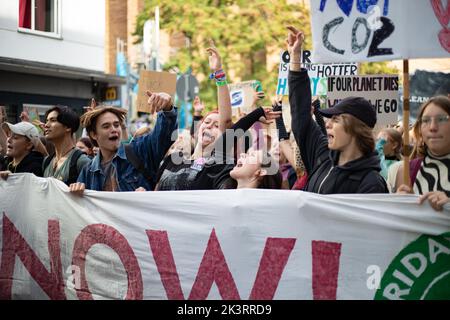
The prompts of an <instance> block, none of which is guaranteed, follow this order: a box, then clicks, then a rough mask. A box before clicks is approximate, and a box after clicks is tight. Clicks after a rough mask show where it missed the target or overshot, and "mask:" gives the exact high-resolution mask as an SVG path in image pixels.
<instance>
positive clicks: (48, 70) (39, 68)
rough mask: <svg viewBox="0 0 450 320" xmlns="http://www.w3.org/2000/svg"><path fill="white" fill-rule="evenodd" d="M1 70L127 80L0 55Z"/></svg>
mask: <svg viewBox="0 0 450 320" xmlns="http://www.w3.org/2000/svg"><path fill="white" fill-rule="evenodd" d="M0 70H5V71H12V72H18V73H26V74H37V75H44V76H50V77H56V78H64V79H74V80H82V81H98V82H105V83H108V84H111V85H122V84H126V82H127V80H126V78H125V77H121V76H117V75H113V74H106V73H103V72H101V71H96V70H89V69H82V68H74V67H67V66H61V65H56V64H50V63H43V62H36V61H29V60H22V59H13V58H5V57H0Z"/></svg>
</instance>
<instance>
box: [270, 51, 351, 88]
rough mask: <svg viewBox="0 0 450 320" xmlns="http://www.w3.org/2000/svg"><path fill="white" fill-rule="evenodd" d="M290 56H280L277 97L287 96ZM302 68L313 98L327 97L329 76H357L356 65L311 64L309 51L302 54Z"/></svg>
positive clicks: (285, 53) (284, 54)
mask: <svg viewBox="0 0 450 320" xmlns="http://www.w3.org/2000/svg"><path fill="white" fill-rule="evenodd" d="M289 62H290V56H289V53H288V52H287V51H283V52H281V54H280V67H279V69H278V84H277V95H288V94H289V85H288V74H289ZM302 63H303V67H304V68H306V70H308V75H309V78H310V80H311V94H312V95H313V96H323V97H324V96H326V95H327V77H330V76H351V75H357V74H358V65H357V64H356V63H327V64H320V63H312V62H311V51H308V50H303V52H302Z"/></svg>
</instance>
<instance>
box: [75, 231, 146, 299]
mask: <svg viewBox="0 0 450 320" xmlns="http://www.w3.org/2000/svg"><path fill="white" fill-rule="evenodd" d="M94 244H105V245H107V246H109V247H110V248H111V249H113V250H114V251H115V252H116V253H117V254H118V255H119V258H120V261H121V262H122V264H123V266H124V268H125V271H126V273H127V278H128V291H127V295H126V297H125V299H127V300H128V299H130V300H134V299H136V300H142V298H143V283H142V275H141V269H140V268H139V263H138V260H137V258H136V256H135V255H134V252H133V249H132V248H131V246H130V245H129V243H128V241H127V239H126V238H125V237H124V236H123V235H122V234H121V233H120V232H119V231H117V230H116V229H114V228H113V227H110V226H107V225H105V224H93V225H89V226H87V227H86V228H84V229H83V230H82V231H81V233H80V235H79V236H78V237H77V239H76V240H75V245H74V249H73V256H72V265H75V266H78V267H79V268H80V277H81V279H80V284H81V288H77V296H78V298H79V299H81V300H92V299H93V297H92V294H91V292H90V291H89V287H88V283H87V281H86V273H85V265H86V255H87V253H88V251H89V249H90V248H91V247H92V246H93V245H94Z"/></svg>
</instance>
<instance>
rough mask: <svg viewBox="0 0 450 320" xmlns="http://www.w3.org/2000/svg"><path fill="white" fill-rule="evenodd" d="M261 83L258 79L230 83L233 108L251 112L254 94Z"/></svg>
mask: <svg viewBox="0 0 450 320" xmlns="http://www.w3.org/2000/svg"><path fill="white" fill-rule="evenodd" d="M258 84H259V85H260V84H261V83H260V82H259V81H257V80H249V81H244V82H239V83H231V84H229V85H228V88H229V90H230V98H231V108H232V109H235V110H240V111H241V112H243V113H246V114H248V113H250V112H251V111H252V110H251V107H252V104H253V94H254V92H255V89H256V87H257V86H258Z"/></svg>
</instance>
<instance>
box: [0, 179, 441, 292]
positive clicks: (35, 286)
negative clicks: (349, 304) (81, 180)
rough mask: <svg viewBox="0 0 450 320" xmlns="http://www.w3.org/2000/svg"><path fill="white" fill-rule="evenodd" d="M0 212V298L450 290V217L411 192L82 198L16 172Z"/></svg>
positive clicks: (1, 185)
mask: <svg viewBox="0 0 450 320" xmlns="http://www.w3.org/2000/svg"><path fill="white" fill-rule="evenodd" d="M0 213H1V219H0V226H1V228H0V230H1V231H0V247H1V256H0V260H1V263H0V298H1V299H10V298H13V299H14V298H20V299H26V298H30V299H49V298H50V299H91V298H94V299H374V298H375V299H436V298H445V297H446V298H449V297H450V286H448V283H449V279H450V237H449V233H447V234H445V233H446V232H448V231H449V230H450V217H449V215H448V213H438V212H435V211H433V210H432V209H431V208H430V207H428V206H427V205H424V206H419V205H417V204H416V197H415V196H396V195H331V196H323V195H317V194H309V193H304V192H300V191H298V192H296V191H282V190H251V189H247V190H225V191H223V190H222V191H219V190H217V191H192V192H191V191H186V192H183V191H178V192H162V191H161V192H123V193H109V192H94V191H87V192H86V194H85V196H84V197H82V198H78V197H76V196H74V195H71V194H70V193H69V192H68V188H67V187H66V186H65V185H64V184H62V183H61V182H59V181H57V180H54V179H43V178H37V177H35V176H32V175H30V174H17V175H13V176H11V177H10V178H9V179H8V181H6V182H5V181H0ZM380 280H381V282H380ZM377 288H379V289H378V290H377Z"/></svg>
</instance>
